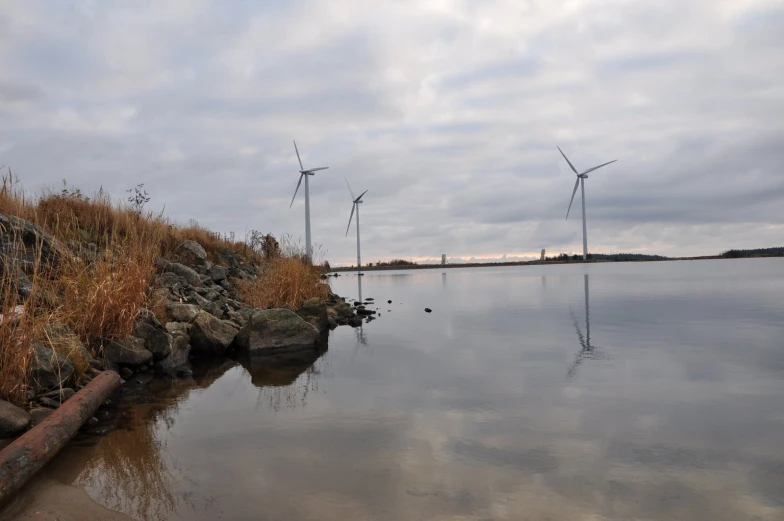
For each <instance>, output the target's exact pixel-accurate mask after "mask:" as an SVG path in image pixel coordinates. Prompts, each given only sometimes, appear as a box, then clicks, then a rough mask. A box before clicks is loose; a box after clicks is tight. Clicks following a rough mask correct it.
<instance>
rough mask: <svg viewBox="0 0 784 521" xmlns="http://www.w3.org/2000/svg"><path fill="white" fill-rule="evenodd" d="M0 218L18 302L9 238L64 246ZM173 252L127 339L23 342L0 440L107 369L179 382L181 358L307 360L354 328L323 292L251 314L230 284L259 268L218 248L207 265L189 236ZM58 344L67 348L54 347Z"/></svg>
mask: <svg viewBox="0 0 784 521" xmlns="http://www.w3.org/2000/svg"><path fill="white" fill-rule="evenodd" d="M2 218H3V219H0V223H2V224H4V228H3V239H4V240H3V242H2V244H0V247H1V249H2V251H0V254H2V257H3V263H2V266H3V268H4V269H5V270H9V269H17V270H18V273H16V274H15V276H14V280H16V281H17V283H16V288H14V289H15V290H16V291H18V292H19V294H20V298H21V299H22V301H23V299H25V298H28V297H29V294H30V283H29V279H28V277H27V276H26V274H25V270H24V269H21V268H20V266H22V267H23V265H24V263H25V262H28V264H29V263H30V260H29V259H24V258H22V257H20V254H19V252H20V251H22V252H24V251H25V248H21V249H20V248H18V247H15V248H12V247H11V246H14V245H13V244H11V243H12V242H13V241H12V240H9V238H14V237H16V238H21V240H22V241H24V242H25V243H30V244H37V245H39V247H40V246H41V245H43V247H44V248H45V251H47V252H56V254H57V255H64V254H66V253H64V252H67V251H68V250H67V249H66V248H65V247H63V246H62V245H60V244H58V242H57V241H56V240H55V239H54V238H53V237H51V236H49V235H48V234H47V233H46V232H44V231H43V230H42V229H41V228H39V227H38V226H36V225H34V224H32V223H29V222H27V221H24V220H22V219H19V218H14V217H9V216H4V215H2ZM14 230H15V233H11V232H12V231H14ZM17 246H18V245H17ZM23 246H24V245H23ZM91 251H92V249H91V248H89V247H87V248H82V249H81V251H80V252H79V254H80V255H88V256H89V255H90V254H91V253H90V252H91ZM175 253H176V255H175V257H176V262H174V261H172V260H164V259H163V258H158V260H157V261H156V267H157V274H156V275H155V277H154V279H153V282H152V287H151V288H150V292H151V298H150V299H149V302H154V303H155V306H154V309H148V308H142V309H141V310H139V312H138V314H137V315H136V317H135V323H134V327H133V331H132V333H131V334H130V335H128V336H126V337H124V338H114V339H109V340H106V341H105V342H104V343H102V345H101V346H99V347H98V348H96V346H85V345H83V343H82V342H81V340H80V339H79V337H78V336H77V335H76V334H75V333H74V332H73V331H72V330H71V329H70V328H69V327H68V326H67V325H65V324H63V323H57V322H52V323H47V324H46V325H45V330H46V332H47V335H49V336H50V337H52V338H57V342H58V344H59V345H60V346H61V348H59V349H53V348H52V346H51V345H46V344H45V343H35V344H33V346H32V349H31V354H30V360H29V371H30V376H31V378H30V383H29V384H28V385H27V391H26V392H27V407H18V406H16V405H13V404H11V403H8V402H5V401H2V400H0V438H9V437H16V436H18V435H20V434H22V433H24V432H25V431H26V430H28V429H29V428H31V427H32V426H33V425H35V424H36V423H38V422H40V421H41V420H42V419H43V418H45V417H46V416H47V415H48V414H50V413H51V411H52V410H53V409H56V408H58V407H60V405H61V404H62V403H63V402H65V401H66V400H68V399H69V398H70V397H72V396H73V395H74V394H75V393H76V392H77V391H78V390H80V389H81V388H82V387H84V386H85V385H86V384H87V383H88V382H89V381H90V380H91V379H92V378H94V377H95V376H96V375H98V374H99V373H100V372H101V371H105V370H114V371H117V372H118V373H119V374H120V375H121V376H122V378H124V379H126V380H127V379H129V378H132V377H134V376H135V375H137V374H141V373H146V374H150V375H155V376H161V377H171V378H184V377H189V376H190V375H191V374H192V370H191V362H192V361H194V360H196V359H198V360H201V361H204V360H209V361H214V363H215V364H220V363H222V362H223V361H224V360H225V359H226V358H235V359H238V358H246V359H250V360H255V361H262V362H265V361H268V362H271V363H274V362H276V361H281V360H282V361H285V359H287V358H291V357H293V358H297V357H304V358H306V359H307V358H310V357H311V355H312V354H314V353H319V352H323V349H324V348H325V344H326V338H327V336H328V331H329V330H330V329H334V328H336V327H338V326H340V325H350V326H354V327H356V326H359V325H361V324H362V318H361V317H360V316H358V314H357V310H356V309H355V307H353V306H351V305H349V304H348V303H346V302H345V300H344V299H343V298H341V297H339V296H337V295H335V294H332V293H331V292H330V295H329V297H328V298H326V299H318V298H311V299H309V300H306V301H305V302H302V304H301V306H299V307H298V308H297V309H287V308H279V309H254V308H253V307H251V306H250V305H248V304H246V303H243V302H242V301H240V300H239V297H238V291H237V286H238V283H240V281H253V280H255V279H256V278H257V277H259V276H260V274H261V271H262V270H263V269H264V265H263V264H262V263H248V262H245V261H243V259H241V258H240V256H239V255H237V254H236V253H235V252H233V251H231V250H230V249H228V248H224V249H222V250H220V251H219V252H218V255H217V257H218V260H217V262H211V261H210V260H208V255H207V252H206V251H205V249H204V248H203V247H202V245H200V244H199V243H198V242H196V241H193V240H186V241H184V242H183V243H182V244H180V245H179V246H178V248H177V250H176V252H175ZM51 258H55V253H51V254H49V253H47V255H46V256H44V257H43V261H42V262H48V260H49V259H51ZM360 312H361V310H360ZM22 313H24V308H23V307H22V306H16V307H15V308H14V309H4V310H3V314H2V315H0V321H5V322H8V321H11V322H10V327H13V321H15V320H20V319H21V314H22ZM6 325H9V324H6ZM63 345H65V346H66V347H67V349H62V346H63ZM88 347H89V348H88Z"/></svg>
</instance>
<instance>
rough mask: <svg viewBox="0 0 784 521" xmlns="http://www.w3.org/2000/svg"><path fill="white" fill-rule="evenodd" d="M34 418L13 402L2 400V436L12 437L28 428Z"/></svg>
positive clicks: (0, 432) (0, 431) (0, 406)
mask: <svg viewBox="0 0 784 521" xmlns="http://www.w3.org/2000/svg"><path fill="white" fill-rule="evenodd" d="M32 421H33V418H32V417H31V416H30V415H29V414H27V412H25V411H24V410H23V409H20V408H19V407H17V406H16V405H14V404H12V403H8V402H6V401H4V400H0V438H10V437H12V436H16V435H17V434H21V433H23V432H24V431H26V430H27V428H28V427H29V426H30V423H31V422H32Z"/></svg>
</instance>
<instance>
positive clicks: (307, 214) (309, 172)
mask: <svg viewBox="0 0 784 521" xmlns="http://www.w3.org/2000/svg"><path fill="white" fill-rule="evenodd" d="M294 151H295V152H296V153H297V161H299V181H298V182H297V188H296V190H294V197H292V198H291V204H290V205H289V208H291V207H292V206H293V205H294V199H295V198H296V197H297V192H298V191H299V185H300V184H302V178H303V177H304V178H305V253H306V255H307V256H308V260H309V261H312V260H313V248H312V247H311V244H310V190H309V187H308V177H309V176H312V175H314V174H313V172H318V171H319V170H326V169H327V168H329V167H328V166H320V167H317V168H310V169H308V170H305V167H304V166H302V159H301V158H300V157H299V150H298V149H297V142H296V141H294Z"/></svg>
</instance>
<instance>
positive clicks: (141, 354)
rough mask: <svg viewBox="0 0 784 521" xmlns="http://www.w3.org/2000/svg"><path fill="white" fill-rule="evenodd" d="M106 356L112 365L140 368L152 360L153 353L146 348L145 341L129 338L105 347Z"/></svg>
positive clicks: (133, 337)
mask: <svg viewBox="0 0 784 521" xmlns="http://www.w3.org/2000/svg"><path fill="white" fill-rule="evenodd" d="M103 354H104V356H105V357H106V358H107V359H108V360H109V361H110V362H112V363H115V364H119V365H130V366H134V367H138V366H141V365H144V364H146V363H147V362H149V361H150V360H152V357H153V355H152V352H151V351H149V350H148V349H146V348H145V347H144V340H142V339H141V338H138V337H135V336H128V337H125V338H123V339H122V340H111V341H109V342H108V344H106V345H104V346H103Z"/></svg>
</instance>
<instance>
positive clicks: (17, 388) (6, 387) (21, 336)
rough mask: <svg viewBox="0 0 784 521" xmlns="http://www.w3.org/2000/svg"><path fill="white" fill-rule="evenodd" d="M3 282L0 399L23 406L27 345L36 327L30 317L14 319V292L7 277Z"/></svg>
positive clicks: (27, 366) (0, 328)
mask: <svg viewBox="0 0 784 521" xmlns="http://www.w3.org/2000/svg"><path fill="white" fill-rule="evenodd" d="M2 282H3V304H4V305H3V309H4V315H3V320H2V322H0V399H4V400H8V401H10V402H11V403H15V404H17V405H23V404H24V402H25V400H26V389H27V387H26V386H27V382H28V378H29V370H30V348H29V346H30V344H31V343H32V341H33V339H34V337H35V330H36V324H35V321H34V319H33V317H32V315H31V314H29V313H25V312H22V314H21V315H20V316H18V317H17V316H15V313H14V311H13V310H14V308H15V307H16V305H17V298H16V291H13V293H12V292H11V291H9V288H10V287H11V284H8V280H7V277H6V276H5V275H4V276H3V277H2Z"/></svg>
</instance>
